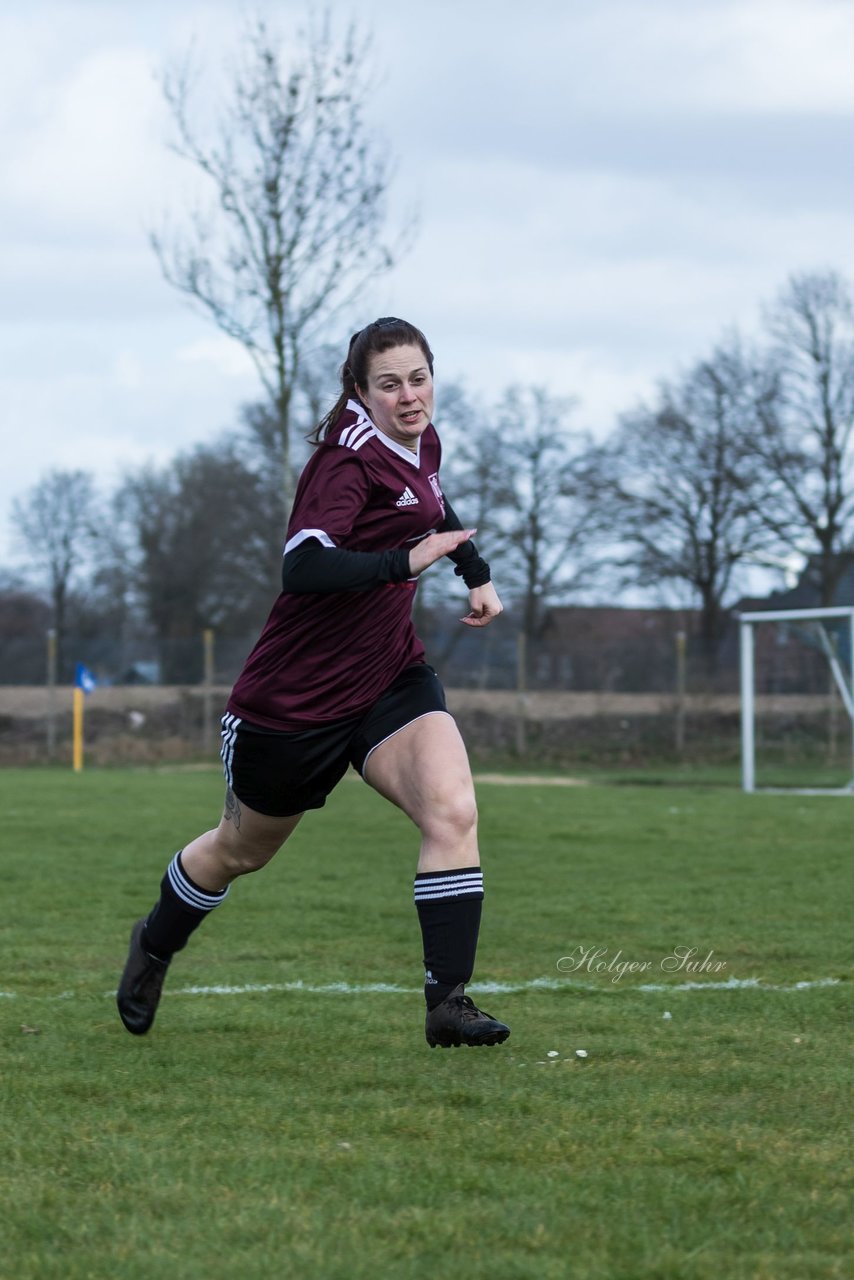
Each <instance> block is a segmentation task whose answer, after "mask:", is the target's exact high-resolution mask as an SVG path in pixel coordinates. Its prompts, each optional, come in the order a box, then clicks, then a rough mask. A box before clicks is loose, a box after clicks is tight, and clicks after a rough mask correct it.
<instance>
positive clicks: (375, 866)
mask: <svg viewBox="0 0 854 1280" xmlns="http://www.w3.org/2000/svg"><path fill="white" fill-rule="evenodd" d="M637 781H638V783H642V782H643V781H644V779H642V778H638V779H637ZM699 781H700V780H699V779H697V780H695V781H694V782H693V783H692V782H691V781H690V780H689V781H683V782H682V784H681V785H662V786H655V787H650V786H644V785H623V786H607V785H598V786H597V785H593V786H587V787H579V788H569V787H566V788H563V787H556V786H537V785H533V786H531V785H528V786H501V785H486V784H484V785H481V786H480V787H479V799H480V805H481V814H482V823H481V827H482V845H483V851H484V861H485V866H486V871H487V876H486V885H487V897H486V903H485V913H484V926H483V931H482V937H481V947H480V955H479V965H478V973H477V975H476V983H475V986H474V988H473V994H474V995H475V997H476V998H478V999H479V1003H481V1004H483V1005H485V1006H486V1008H487V1009H488V1010H489V1011H490V1012H493V1013H495V1014H496V1015H498V1016H499V1017H502V1018H504V1019H505V1020H507V1021H508V1022H510V1024H511V1025H512V1029H513V1033H512V1036H511V1038H510V1040H509V1041H508V1043H507V1044H506V1045H504V1046H501V1047H497V1048H492V1049H484V1050H475V1051H472V1050H464V1049H460V1050H451V1051H448V1052H444V1051H441V1050H433V1051H431V1050H430V1049H428V1047H427V1045H426V1043H425V1041H424V1038H423V1029H422V1024H423V1012H422V999H421V996H420V994H419V987H420V981H421V971H420V964H419V936H418V929H417V922H416V916H415V911H414V908H413V906H412V902H411V897H412V872H413V870H414V854H415V841H414V838H413V836H414V832H413V830H412V829H411V828H410V827H409V826H408V824H407V822H406V821H405V819H403V818H402V817H401V816H400V815H399V814H397V813H396V812H394V811H393V810H391V809H390V808H389V807H388V806H387V805H385V804H384V803H383V802H382V801H380V800H379V799H378V798H377V797H375V796H374V795H372V794H371V793H370V792H369V791H368V789H367V788H365V787H364V786H362V784H360V783H357V782H351V781H349V780H348V781H346V782H345V783H343V784H342V785H341V787H340V788H339V789H338V792H337V793H336V794H335V795H334V796H333V798H332V800H331V801H330V804H329V805H328V806H327V809H326V810H325V811H324V812H323V813H320V814H317V815H314V817H312V818H310V819H309V820H307V821H306V822H305V823H304V824H303V826H302V827H301V828H300V829H299V830H298V832H297V833H296V835H295V836H294V838H293V840H292V842H291V843H290V844H289V845H288V846H287V848H286V849H285V850H284V851H283V852H282V853H281V854H280V855H279V857H278V859H277V860H276V861H275V862H274V863H273V864H272V865H271V866H270V867H269V868H268V869H267V870H266V871H265V872H262V873H260V874H258V875H256V876H254V877H248V878H246V879H244V880H243V881H241V882H240V883H239V884H238V885H237V886H236V887H235V889H234V890H233V892H232V894H231V896H230V898H229V900H228V902H227V903H226V905H225V906H224V907H222V908H221V909H220V910H219V912H218V914H217V915H215V916H214V917H213V918H212V919H211V920H210V921H208V922H207V924H206V926H205V927H204V928H203V929H202V930H201V931H200V933H199V934H198V935H197V936H196V938H195V939H194V940H193V941H192V942H191V944H190V947H189V948H188V949H187V951H186V952H185V953H183V954H182V955H181V956H179V957H178V958H177V959H176V961H175V964H174V966H173V969H172V972H171V973H170V977H169V982H168V985H167V991H166V994H165V995H164V999H163V1003H162V1006H161V1009H160V1012H159V1014H158V1020H157V1023H156V1025H155V1027H154V1029H153V1031H152V1032H151V1034H150V1035H149V1036H147V1037H145V1038H142V1039H134V1038H133V1037H131V1036H129V1035H128V1034H127V1033H126V1032H125V1031H124V1029H123V1028H122V1026H121V1024H120V1023H119V1020H118V1017H117V1015H116V1013H115V1008H114V1004H113V1000H112V995H111V993H112V991H113V990H114V988H115V983H116V980H117V977H118V973H119V971H120V969H121V966H122V964H123V961H124V955H125V949H126V942H127V934H128V932H129V929H130V926H131V924H132V922H133V921H134V920H135V919H136V918H137V917H139V916H140V915H141V914H143V913H144V912H145V911H146V910H147V909H148V907H149V905H150V903H151V901H152V900H153V897H154V894H155V892H156V886H157V882H158V881H159V879H160V876H161V874H162V872H163V868H164V866H165V863H166V861H167V860H168V858H169V857H170V856H171V854H172V853H173V852H174V850H175V849H176V848H177V847H179V846H180V844H181V843H182V842H183V841H185V840H186V839H188V838H190V837H191V836H192V835H194V834H196V832H197V831H199V830H201V829H203V828H204V827H205V826H207V825H210V824H211V821H212V820H214V818H215V816H216V813H217V811H218V807H219V802H220V790H221V789H220V783H219V780H218V778H217V777H216V775H215V774H212V773H192V772H184V773H181V772H172V773H169V772H155V771H136V772H134V771H130V770H127V771H119V770H115V771H113V770H104V771H94V770H93V771H90V772H87V773H85V774H84V775H82V776H81V777H73V776H71V775H70V774H68V773H60V772H54V771H36V770H33V771H29V772H27V771H16V770H7V771H4V772H3V773H0V794H2V800H3V812H4V835H3V849H4V852H3V857H2V875H3V890H4V894H3V898H4V910H3V912H2V951H1V952H0V954H2V957H3V961H2V963H3V969H2V975H0V989H2V991H3V992H5V993H6V994H5V995H3V996H2V997H0V1018H2V1112H0V1135H2V1137H0V1144H2V1145H0V1206H2V1207H0V1215H2V1219H3V1228H2V1236H0V1240H2V1244H0V1275H2V1276H3V1277H9V1278H11V1277H16V1278H18V1277H20V1278H21V1280H28V1278H30V1277H32V1278H36V1277H37V1278H38V1280H42V1278H45V1280H47V1278H51V1280H53V1278H56V1280H83V1278H84V1277H85V1278H86V1280H101V1278H105V1280H106V1278H107V1277H109V1278H110V1280H116V1278H118V1280H125V1278H128V1280H131V1278H132V1280H136V1278H140V1280H141V1278H145V1280H148V1278H149V1277H151V1278H155V1277H157V1278H159V1277H164V1276H169V1277H176V1278H177V1280H185V1278H186V1280H195V1278H198V1280H219V1278H220V1277H222V1278H223V1280H225V1278H226V1277H227V1278H229V1280H230V1278H231V1277H249V1278H251V1280H255V1278H256V1277H257V1278H264V1280H268V1278H271V1280H277V1278H278V1277H321V1278H323V1280H326V1278H329V1280H339V1278H340V1280H358V1278H361V1277H365V1278H367V1277H371V1278H376V1280H384V1278H386V1277H391V1278H394V1280H397V1278H398V1277H400V1278H401V1280H408V1278H409V1277H412V1278H413V1280H415V1278H418V1277H428V1276H430V1277H434V1276H437V1275H439V1276H441V1275H456V1274H459V1275H465V1276H470V1277H497V1278H506V1280H522V1278H525V1277H532V1278H533V1277H537V1278H538V1280H550V1278H552V1277H554V1278H555V1280H559V1278H563V1277H572V1278H574V1277H583V1278H585V1280H586V1278H587V1277H589V1278H590V1280H598V1278H602V1280H606V1278H607V1280H612V1278H614V1280H616V1278H618V1277H619V1278H620V1280H647V1278H653V1277H654V1278H656V1280H665V1278H667V1280H694V1278H697V1280H700V1278H703V1280H705V1278H709V1280H711V1278H712V1277H714V1278H715V1280H720V1278H721V1277H724V1278H725V1280H740V1278H741V1277H755V1278H756V1280H760V1278H761V1280H789V1278H791V1280H812V1278H813V1277H850V1276H851V1275H854V1252H852V1250H851V1244H850V1219H849V1218H848V1216H847V1209H848V1204H847V1201H846V1178H847V1177H848V1174H849V1171H850V1163H851V1152H850V1146H849V1145H848V1144H847V1143H846V1130H847V1125H848V1120H849V1112H848V1108H847V1107H846V1096H845V1091H846V1087H847V1086H850V1068H849V1058H848V1056H847V1055H850V1040H849V1025H850V1024H849V1020H850V998H849V992H850V985H849V984H848V983H847V981H846V980H850V976H851V960H852V956H851V919H852V912H851V905H852V904H851V893H850V889H851V883H852V873H851V866H852V850H851V843H852V841H851V830H852V817H854V811H852V807H851V805H850V804H849V802H848V800H847V799H827V798H817V797H816V798H813V797H794V796H793V797H772V796H752V797H745V796H742V795H741V794H740V793H739V792H738V791H737V790H735V789H733V788H731V787H724V786H713V785H705V786H701V785H699ZM681 947H684V948H689V949H690V948H695V949H696V955H695V956H694V960H695V962H697V963H700V962H702V961H703V960H707V957H708V956H709V953H711V959H708V960H707V966H706V967H705V968H704V969H703V970H702V971H700V972H697V973H691V972H689V971H688V970H687V969H686V968H685V967H682V968H679V967H678V963H677V962H674V965H673V966H672V967H671V970H670V971H668V967H667V965H666V964H664V965H663V962H664V961H665V960H666V958H667V957H668V956H671V955H672V954H673V953H674V948H681ZM599 951H601V952H602V954H601V955H599V956H598V957H595V956H594V953H595V952H599ZM585 957H586V958H585ZM559 961H560V962H561V963H560V965H559V964H558V962H559ZM621 962H628V963H634V964H636V965H646V966H647V968H646V969H645V970H643V971H642V972H634V973H632V972H626V973H624V974H623V976H619V972H620V971H619V969H618V968H617V966H619V965H620V963H621ZM609 963H611V964H612V968H611V970H610V971H607V970H605V971H602V970H601V968H600V969H597V967H596V966H597V964H598V965H602V964H604V965H607V964H609ZM716 965H720V966H722V967H720V968H719V969H714V968H712V966H716ZM571 970H574V971H571ZM831 978H832V979H838V980H839V981H838V982H836V983H835V984H832V985H811V986H804V987H801V988H796V986H795V984H798V983H817V982H819V981H820V980H822V979H831ZM750 979H756V980H758V985H756V986H754V987H750V986H743V985H737V984H739V983H743V982H745V981H746V980H750ZM537 980H545V982H544V983H543V984H542V985H540V986H536V985H531V984H532V983H535V982H536V981H537ZM727 981H730V982H732V983H733V985H731V986H729V987H725V988H720V987H719V986H715V985H713V984H720V983H723V982H727ZM478 982H479V983H481V984H487V983H492V984H496V985H498V986H499V987H500V986H501V985H502V984H503V985H504V986H505V987H507V988H510V989H508V990H498V991H495V992H493V991H489V993H488V994H487V992H486V991H485V990H484V989H483V986H481V995H480V997H478V992H477V983H478ZM691 982H695V983H701V984H704V988H700V989H694V988H691V987H690V986H689V983H691ZM297 983H302V984H304V987H303V989H301V990H300V989H298V988H296V986H295V984H297ZM332 984H345V986H344V988H343V989H341V990H339V991H338V992H335V993H332V992H328V991H326V992H319V993H318V992H314V993H313V992H312V991H310V990H308V989H307V988H311V987H321V988H322V987H327V986H330V985H332ZM371 984H390V985H393V986H395V987H397V988H398V990H392V991H372V990H365V988H366V987H369V986H370V985H371ZM199 986H206V987H209V988H210V987H221V988H231V989H232V990H231V993H230V994H227V993H224V992H223V991H220V992H216V993H215V992H211V993H209V994H191V993H190V989H191V988H193V987H199ZM644 986H646V987H652V988H659V987H664V988H665V989H664V990H658V989H654V990H644V989H643V988H644ZM263 987H267V989H266V990H263V989H257V990H250V989H249V988H263ZM793 988H795V989H793ZM235 989H238V990H235ZM240 989H242V990H240ZM665 1013H669V1014H670V1015H671V1017H670V1018H665V1017H664V1015H665ZM577 1049H584V1050H586V1051H587V1055H588V1056H587V1057H586V1058H579V1057H577V1056H576V1052H575V1051H576V1050H577ZM550 1051H551V1052H554V1051H557V1054H558V1056H557V1057H549V1056H548V1055H549V1052H550Z"/></svg>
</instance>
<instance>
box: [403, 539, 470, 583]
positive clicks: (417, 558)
mask: <svg viewBox="0 0 854 1280" xmlns="http://www.w3.org/2000/svg"><path fill="white" fill-rule="evenodd" d="M476 533H477V530H476V529H452V530H451V532H450V533H431V534H429V535H428V536H427V537H426V538H422V539H421V541H420V542H419V543H417V544H416V546H414V547H413V548H412V550H411V551H410V553H409V571H410V573H411V574H412V576H413V577H417V576H418V574H419V573H423V572H424V570H425V569H426V568H428V567H429V566H430V565H431V564H435V562H436V561H437V560H441V559H442V556H446V555H447V554H448V552H449V551H456V549H457V547H459V546H461V545H462V543H464V542H468V540H469V538H472V537H474V535H475V534H476Z"/></svg>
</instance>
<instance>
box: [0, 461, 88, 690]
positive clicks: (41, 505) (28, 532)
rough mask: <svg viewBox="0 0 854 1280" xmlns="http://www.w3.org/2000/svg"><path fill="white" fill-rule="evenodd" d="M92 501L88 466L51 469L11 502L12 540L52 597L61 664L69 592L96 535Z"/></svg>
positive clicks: (53, 620)
mask: <svg viewBox="0 0 854 1280" xmlns="http://www.w3.org/2000/svg"><path fill="white" fill-rule="evenodd" d="M96 506H97V504H96V497H95V486H94V482H93V480H92V476H91V475H90V474H89V473H88V472H86V471H49V472H48V473H47V474H46V475H45V476H43V477H42V479H41V480H39V481H38V483H37V484H35V485H34V486H33V487H32V488H31V489H30V490H29V491H28V492H27V493H26V494H24V495H23V496H22V497H20V498H16V499H15V500H14V501H13V503H12V521H13V526H14V532H15V537H16V541H17V542H18V545H19V546H20V547H21V549H22V550H23V552H24V554H25V555H26V557H27V559H28V561H29V562H30V564H31V565H32V566H33V568H34V569H35V570H36V573H37V575H38V578H39V579H40V581H41V582H42V583H43V584H44V586H45V587H46V589H47V592H48V595H49V598H50V603H51V613H52V623H53V626H54V628H55V630H56V636H57V654H58V662H59V663H60V670H62V665H61V664H62V662H63V659H64V656H65V655H64V647H65V641H66V633H67V610H68V603H69V595H70V592H71V590H72V587H73V585H74V582H75V579H76V578H77V577H78V575H79V573H80V570H81V568H82V567H83V565H84V563H85V561H86V558H87V554H88V552H89V550H90V548H91V546H92V542H93V538H94V537H95V535H96V524H97V515H96Z"/></svg>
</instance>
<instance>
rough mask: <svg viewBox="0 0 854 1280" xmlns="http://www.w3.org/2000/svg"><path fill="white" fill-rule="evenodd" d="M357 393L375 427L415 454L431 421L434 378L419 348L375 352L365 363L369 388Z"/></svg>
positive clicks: (362, 388) (398, 348)
mask: <svg viewBox="0 0 854 1280" xmlns="http://www.w3.org/2000/svg"><path fill="white" fill-rule="evenodd" d="M356 390H357V391H358V393H359V398H360V399H361V401H362V403H363V404H364V406H365V408H366V409H367V411H368V413H369V414H370V415H371V419H372V421H373V422H374V424H375V426H377V427H379V429H380V431H384V432H385V434H386V435H387V436H391V438H392V440H396V441H397V442H398V444H402V445H405V446H406V448H407V449H412V450H415V449H416V447H417V445H418V437H419V436H420V435H421V433H422V432H423V431H424V429H425V428H426V426H427V424H428V423H429V422H430V421H431V420H432V417H433V375H432V374H431V373H430V366H429V365H428V363H427V359H426V357H425V355H424V352H423V351H422V350H421V348H420V347H419V346H411V347H409V346H407V347H392V348H391V350H389V351H375V352H374V354H373V355H372V356H371V357H370V360H369V361H368V385H367V386H366V387H359V386H357V387H356Z"/></svg>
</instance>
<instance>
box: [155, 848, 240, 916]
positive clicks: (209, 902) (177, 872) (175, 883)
mask: <svg viewBox="0 0 854 1280" xmlns="http://www.w3.org/2000/svg"><path fill="white" fill-rule="evenodd" d="M180 856H181V855H180V854H178V853H176V854H175V857H174V858H173V859H172V861H171V862H170V863H169V866H168V867H167V868H166V874H167V876H168V877H169V883H170V885H171V886H172V888H173V890H174V891H175V893H176V895H177V896H178V897H179V898H180V899H181V901H182V902H186V904H187V906H188V907H193V908H195V910H196V911H213V909H214V907H218V906H219V904H220V903H221V902H222V900H223V898H224V897H225V895H226V894H227V893H228V886H226V887H225V888H224V889H223V890H222V892H221V893H205V892H204V890H203V889H197V888H196V886H195V885H194V884H191V883H190V881H189V880H188V879H187V877H186V876H185V875H184V872H183V871H182V870H181V863H180V861H179V859H180Z"/></svg>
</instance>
